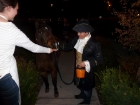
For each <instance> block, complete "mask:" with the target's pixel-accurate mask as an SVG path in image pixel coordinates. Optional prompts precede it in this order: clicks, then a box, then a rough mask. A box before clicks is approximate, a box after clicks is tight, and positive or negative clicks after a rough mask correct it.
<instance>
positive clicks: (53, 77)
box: [51, 71, 59, 97]
mask: <svg viewBox="0 0 140 105" xmlns="http://www.w3.org/2000/svg"><path fill="white" fill-rule="evenodd" d="M51 77H52V83H53V86H54V97H59V92H58V88H57V71H53V72H52V73H51Z"/></svg>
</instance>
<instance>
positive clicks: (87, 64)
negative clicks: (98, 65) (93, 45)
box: [84, 61, 90, 73]
mask: <svg viewBox="0 0 140 105" xmlns="http://www.w3.org/2000/svg"><path fill="white" fill-rule="evenodd" d="M84 63H85V65H86V66H85V69H86V71H87V72H88V73H89V72H90V64H89V61H84Z"/></svg>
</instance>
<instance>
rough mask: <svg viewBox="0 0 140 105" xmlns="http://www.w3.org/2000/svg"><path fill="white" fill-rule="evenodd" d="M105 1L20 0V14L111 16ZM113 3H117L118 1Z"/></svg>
mask: <svg viewBox="0 0 140 105" xmlns="http://www.w3.org/2000/svg"><path fill="white" fill-rule="evenodd" d="M104 1H105V0H94V1H93V0H69V1H68V2H66V3H64V2H63V0H19V13H18V16H20V17H22V18H23V17H37V18H48V17H59V16H67V17H78V16H79V17H82V16H86V15H87V14H90V16H92V17H99V16H100V15H101V16H109V14H110V11H108V10H107V4H106V3H105V2H104ZM110 1H111V0H110ZM112 1H113V0H112ZM115 1H116V0H115ZM117 1H118V0H117ZM51 3H53V4H54V7H53V8H51V7H50V4H51ZM67 3H68V4H67ZM113 3H114V4H116V2H113ZM62 9H63V11H62Z"/></svg>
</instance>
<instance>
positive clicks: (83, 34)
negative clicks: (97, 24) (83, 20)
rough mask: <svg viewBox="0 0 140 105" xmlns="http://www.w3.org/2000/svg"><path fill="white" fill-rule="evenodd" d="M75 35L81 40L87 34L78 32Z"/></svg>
mask: <svg viewBox="0 0 140 105" xmlns="http://www.w3.org/2000/svg"><path fill="white" fill-rule="evenodd" d="M77 35H78V36H79V38H80V39H83V38H85V37H86V36H87V35H88V32H78V33H77Z"/></svg>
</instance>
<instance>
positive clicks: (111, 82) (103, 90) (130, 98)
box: [97, 68, 140, 105]
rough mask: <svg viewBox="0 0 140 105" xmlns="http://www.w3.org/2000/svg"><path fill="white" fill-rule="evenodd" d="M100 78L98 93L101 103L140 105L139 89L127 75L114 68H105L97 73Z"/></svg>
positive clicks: (107, 104) (105, 104) (109, 104)
mask: <svg viewBox="0 0 140 105" xmlns="http://www.w3.org/2000/svg"><path fill="white" fill-rule="evenodd" d="M97 75H98V77H99V80H100V83H101V84H100V85H98V86H97V87H98V88H97V89H98V94H99V98H100V100H101V103H102V104H103V105H140V89H139V87H138V85H137V84H136V83H132V82H131V81H130V77H129V75H127V74H125V73H122V72H121V71H120V70H117V69H115V68H106V70H104V71H101V72H100V73H98V74H97Z"/></svg>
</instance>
